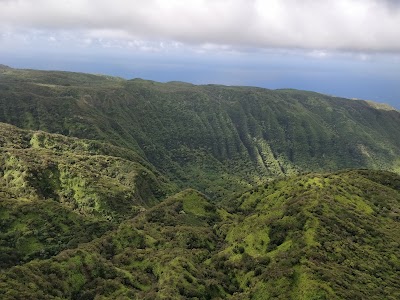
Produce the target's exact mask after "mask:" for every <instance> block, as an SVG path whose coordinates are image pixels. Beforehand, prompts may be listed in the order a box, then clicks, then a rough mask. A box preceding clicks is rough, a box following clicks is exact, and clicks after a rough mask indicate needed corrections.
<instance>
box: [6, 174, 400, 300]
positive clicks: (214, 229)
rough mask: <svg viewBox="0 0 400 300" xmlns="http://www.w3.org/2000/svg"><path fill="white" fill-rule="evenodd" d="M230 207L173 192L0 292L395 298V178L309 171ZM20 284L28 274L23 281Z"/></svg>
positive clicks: (398, 253) (398, 201)
mask: <svg viewBox="0 0 400 300" xmlns="http://www.w3.org/2000/svg"><path fill="white" fill-rule="evenodd" d="M234 203H235V205H234V206H233V207H231V209H230V210H229V211H226V210H224V209H221V208H218V207H216V206H215V205H213V204H212V203H210V202H209V201H208V200H207V199H206V198H205V197H204V196H203V195H201V194H200V193H198V192H196V191H194V190H186V191H183V192H181V193H179V194H177V195H175V196H173V197H171V198H169V199H167V200H165V201H164V202H162V203H161V204H158V205H156V206H155V207H153V208H152V209H150V210H147V211H146V212H144V213H142V214H140V215H139V216H137V217H135V218H134V219H131V220H128V221H124V222H122V223H121V225H120V226H119V227H118V229H115V230H113V231H110V232H109V233H107V234H105V235H104V236H103V237H101V238H99V239H96V240H94V241H92V242H90V243H87V244H83V245H80V246H79V247H78V248H77V249H74V250H67V251H63V252H61V253H60V254H58V255H57V256H54V257H52V258H51V259H48V260H41V261H39V260H35V261H31V262H29V263H27V264H24V265H22V266H17V267H13V268H10V269H8V270H7V271H5V272H3V273H2V274H1V275H0V279H1V280H0V291H1V293H2V294H1V297H2V299H24V297H25V298H26V297H30V299H94V298H95V297H96V299H117V298H118V299H217V298H219V299H398V297H399V296H400V284H399V281H398V272H399V270H400V261H399V257H400V250H399V249H400V247H399V241H400V229H399V228H400V226H399V225H400V224H399V222H400V214H399V213H400V177H399V176H398V175H395V174H393V173H388V172H378V171H376V172H375V171H363V170H361V171H348V172H341V173H330V174H308V175H303V176H295V177H291V178H289V179H287V180H275V181H272V182H270V183H269V184H268V185H266V186H260V187H258V188H256V189H255V190H251V191H249V192H246V193H245V194H243V195H241V196H239V197H238V198H236V199H235V201H234ZM26 282H29V284H28V285H27V284H25V283H26Z"/></svg>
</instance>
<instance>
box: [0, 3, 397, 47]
mask: <svg viewBox="0 0 400 300" xmlns="http://www.w3.org/2000/svg"><path fill="white" fill-rule="evenodd" d="M0 32H1V36H0V39H1V37H3V38H5V37H8V38H9V39H10V36H11V37H12V36H13V35H17V34H22V35H23V34H25V35H27V36H29V35H31V34H32V32H34V33H37V32H40V34H45V35H49V38H52V39H54V41H56V40H57V38H55V37H54V36H63V37H64V38H65V37H66V36H67V37H69V38H70V39H71V40H74V39H75V38H76V37H80V38H82V39H85V40H87V41H91V40H93V39H97V40H107V41H125V42H126V43H128V44H129V43H141V41H152V42H157V43H162V42H165V43H169V44H171V43H172V44H173V43H178V44H182V45H191V46H193V45H202V46H204V45H206V46H210V47H213V46H216V47H230V48H233V49H246V48H300V49H324V50H343V51H359V52H400V1H394V0H392V1H390V0H384V1H382V0H335V1H330V0H319V1H313V0H303V1H297V0H168V1H166V0H142V1H141V0H113V1H106V0H57V1H54V0H35V1H33V0H0ZM50 36H51V37H50ZM0 43H1V40H0Z"/></svg>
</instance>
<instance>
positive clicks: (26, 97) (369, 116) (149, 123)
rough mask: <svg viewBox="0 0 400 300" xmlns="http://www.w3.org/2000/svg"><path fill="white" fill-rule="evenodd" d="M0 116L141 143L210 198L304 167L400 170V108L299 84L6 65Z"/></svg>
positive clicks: (176, 177)
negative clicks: (276, 86) (277, 86)
mask: <svg viewBox="0 0 400 300" xmlns="http://www.w3.org/2000/svg"><path fill="white" fill-rule="evenodd" d="M0 121H1V122H5V123H9V124H13V125H16V126H18V127H20V128H25V129H33V130H43V131H46V132H51V133H59V134H63V135H66V136H73V137H78V138H84V139H95V140H101V141H104V142H108V143H111V144H113V145H116V146H120V147H123V148H128V149H131V150H134V151H136V152H137V153H138V154H139V155H141V156H142V157H143V158H144V159H146V160H148V161H149V162H150V163H151V164H153V165H154V166H155V167H156V168H157V169H158V170H159V171H160V172H162V173H163V174H165V175H167V176H168V177H169V178H170V179H172V180H173V181H174V182H176V183H178V184H179V186H180V187H181V188H187V187H194V188H196V189H198V190H200V191H202V192H203V193H205V194H206V195H207V196H210V197H212V198H218V197H225V196H226V195H228V194H232V193H233V192H239V191H241V190H243V189H244V188H250V187H251V186H254V185H257V184H260V183H263V182H265V180H266V178H272V177H275V176H277V175H283V174H295V173H298V172H299V171H300V172H301V171H327V170H332V171H333V170H339V169H343V168H373V169H387V170H392V171H397V172H398V171H400V159H399V157H400V139H399V135H398V133H399V132H400V113H399V112H398V111H395V110H383V109H376V108H374V107H373V106H371V104H370V103H368V102H365V101H354V100H353V101H349V100H347V99H341V98H335V97H328V96H325V95H321V94H317V93H312V92H303V91H295V90H277V91H271V90H266V89H260V88H250V87H226V86H216V85H206V86H194V85H190V84H186V83H179V82H171V83H167V84H161V83H157V82H152V81H144V80H140V79H135V80H123V79H119V78H115V77H107V76H96V75H88V74H79V73H67V72H40V71H32V70H14V69H3V70H0Z"/></svg>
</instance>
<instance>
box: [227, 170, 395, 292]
mask: <svg viewBox="0 0 400 300" xmlns="http://www.w3.org/2000/svg"><path fill="white" fill-rule="evenodd" d="M236 203H237V208H236V209H235V210H234V215H238V217H236V218H237V219H236V221H234V222H233V223H232V224H231V225H229V226H226V228H225V233H226V238H225V241H226V242H227V243H228V245H229V246H228V247H227V248H226V249H225V250H224V251H223V252H222V253H220V255H221V254H222V255H223V256H222V258H224V259H226V265H227V266H231V270H232V271H231V272H233V273H234V274H235V275H236V276H237V278H238V282H239V283H240V286H241V287H242V288H243V290H244V292H243V294H242V295H240V296H239V298H238V299H241V298H242V299H243V298H252V299H398V297H399V296H400V283H399V281H398V272H399V270H400V264H399V263H400V260H399V258H400V250H399V249H400V248H399V244H400V226H399V225H400V224H399V223H400V177H399V176H398V175H395V174H393V173H387V172H386V173H385V172H375V171H367V170H364V171H363V170H361V171H348V172H340V173H333V174H322V175H319V174H309V175H304V176H300V177H294V178H290V179H288V180H278V181H274V182H272V183H270V184H268V185H266V186H265V187H260V188H258V189H256V190H252V191H250V192H247V193H245V194H243V195H242V196H240V197H239V198H237V199H236ZM260 261H261V262H262V264H260ZM243 264H244V265H243ZM238 266H241V267H239V268H238Z"/></svg>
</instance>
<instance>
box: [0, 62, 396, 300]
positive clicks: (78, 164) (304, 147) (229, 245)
mask: <svg viewBox="0 0 400 300" xmlns="http://www.w3.org/2000/svg"><path fill="white" fill-rule="evenodd" d="M0 79H1V80H0V81H1V82H0V121H3V122H7V123H9V124H5V123H0V298H1V299H6V300H7V299H399V298H400V285H399V281H398V274H399V271H400V252H399V249H400V230H399V228H400V226H399V225H400V224H399V222H400V176H399V175H398V174H395V173H391V172H389V171H394V172H397V173H399V170H400V159H399V157H400V140H399V136H398V133H399V132H400V114H399V112H398V111H395V110H393V109H391V108H388V107H379V106H376V105H372V104H371V103H367V102H364V101H350V100H346V99H341V98H336V97H328V96H325V95H321V94H317V93H311V92H302V91H295V90H277V91H270V90H265V89H258V88H250V87H225V86H215V85H207V86H195V85H191V84H185V83H179V82H171V83H166V84H161V83H157V82H151V81H145V80H140V79H135V80H128V81H127V80H123V79H120V78H113V77H107V76H97V75H88V74H79V73H68V72H41V71H33V70H14V69H11V68H8V67H5V66H1V65H0ZM10 124H13V125H16V126H18V127H19V128H17V127H15V126H12V125H10ZM344 168H349V169H354V168H369V170H368V169H357V170H347V171H338V170H340V169H344ZM371 169H380V170H389V171H373V170H371ZM310 171H311V172H318V173H304V172H310ZM302 172H303V173H302ZM299 173H302V175H299ZM180 190H181V192H179V193H176V192H178V191H180ZM175 193H176V194H175ZM173 194H174V195H173ZM171 195H173V196H171Z"/></svg>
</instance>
